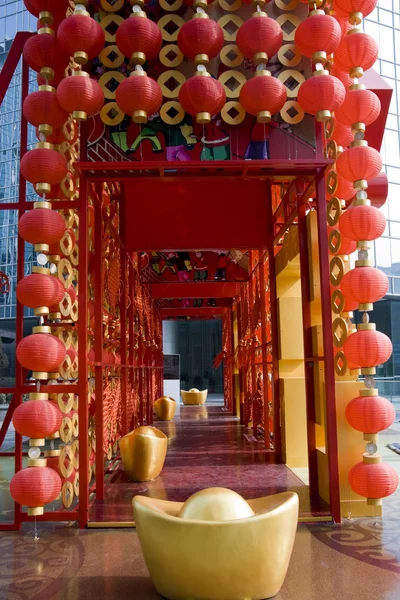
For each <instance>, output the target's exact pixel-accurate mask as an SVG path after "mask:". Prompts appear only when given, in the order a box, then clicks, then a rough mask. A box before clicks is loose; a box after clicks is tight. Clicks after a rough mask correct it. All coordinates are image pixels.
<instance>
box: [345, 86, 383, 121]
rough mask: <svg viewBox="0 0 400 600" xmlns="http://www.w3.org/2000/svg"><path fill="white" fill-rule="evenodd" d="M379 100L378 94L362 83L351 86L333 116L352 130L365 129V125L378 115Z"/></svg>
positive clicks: (379, 110) (374, 119) (379, 109)
mask: <svg viewBox="0 0 400 600" xmlns="http://www.w3.org/2000/svg"><path fill="white" fill-rule="evenodd" d="M380 112H381V102H380V100H379V98H378V96H377V95H376V94H375V93H374V92H371V90H367V89H365V86H364V85H360V84H357V85H355V86H352V87H351V88H350V89H349V90H348V91H347V93H346V97H345V99H344V102H343V104H342V106H341V107H340V108H339V109H338V110H337V111H336V113H335V117H336V119H337V120H338V121H340V122H341V123H342V124H343V125H345V126H346V127H351V128H352V130H353V132H356V131H365V126H366V125H371V123H373V122H374V121H376V119H377V118H378V117H379V114H380Z"/></svg>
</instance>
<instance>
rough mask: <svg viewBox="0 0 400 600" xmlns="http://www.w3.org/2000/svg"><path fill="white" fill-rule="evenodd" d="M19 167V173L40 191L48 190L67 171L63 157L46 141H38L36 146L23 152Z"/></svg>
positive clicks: (58, 181)
mask: <svg viewBox="0 0 400 600" xmlns="http://www.w3.org/2000/svg"><path fill="white" fill-rule="evenodd" d="M20 169H21V175H22V176H23V177H24V178H25V179H26V180H27V181H30V182H31V183H32V184H34V185H35V188H36V190H37V191H41V192H49V191H50V189H51V186H52V185H56V184H57V183H60V182H61V181H62V180H63V179H64V177H65V176H66V174H67V172H68V166H67V161H66V160H65V158H64V157H63V156H61V154H60V153H59V152H57V151H56V150H54V148H53V146H52V144H48V143H47V142H39V143H38V144H37V146H36V148H34V149H33V150H30V151H29V152H27V153H26V154H24V156H23V157H22V159H21V163H20Z"/></svg>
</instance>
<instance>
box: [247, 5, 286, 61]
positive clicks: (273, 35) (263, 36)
mask: <svg viewBox="0 0 400 600" xmlns="http://www.w3.org/2000/svg"><path fill="white" fill-rule="evenodd" d="M282 40H283V34H282V29H281V27H280V25H279V23H277V21H275V19H270V17H267V15H266V13H264V12H260V13H257V16H254V17H251V18H250V19H248V20H247V21H245V22H244V23H243V25H241V26H240V29H239V31H238V32H237V36H236V44H237V46H238V48H239V50H240V52H241V53H242V54H243V55H244V56H245V57H246V58H248V59H250V60H252V61H253V62H254V63H256V64H261V63H267V62H268V60H269V59H270V58H271V57H272V56H274V55H275V54H276V53H277V52H278V50H279V48H280V47H281V46H282Z"/></svg>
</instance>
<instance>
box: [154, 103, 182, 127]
mask: <svg viewBox="0 0 400 600" xmlns="http://www.w3.org/2000/svg"><path fill="white" fill-rule="evenodd" d="M160 116H161V118H162V120H163V121H164V123H167V125H177V124H178V123H180V122H181V121H183V119H184V117H185V111H184V110H183V108H182V106H181V105H180V104H179V102H177V101H175V100H170V101H169V102H165V103H164V104H163V105H162V107H161V110H160Z"/></svg>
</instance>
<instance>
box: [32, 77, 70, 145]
mask: <svg viewBox="0 0 400 600" xmlns="http://www.w3.org/2000/svg"><path fill="white" fill-rule="evenodd" d="M23 112H24V117H25V119H26V120H27V121H28V122H29V123H30V124H31V125H33V126H34V127H38V128H39V134H40V133H44V134H45V135H51V134H52V133H53V128H54V129H57V128H60V127H62V126H63V125H64V123H65V121H66V120H67V119H68V113H67V112H65V111H64V110H63V109H62V108H61V106H60V105H59V103H58V100H57V94H56V90H55V89H54V88H52V87H49V86H40V88H39V91H38V92H33V93H32V94H29V96H27V97H26V98H25V101H24V106H23Z"/></svg>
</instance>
